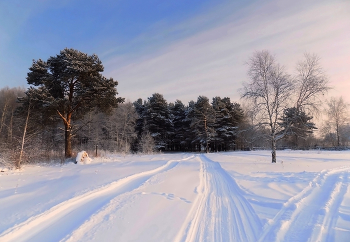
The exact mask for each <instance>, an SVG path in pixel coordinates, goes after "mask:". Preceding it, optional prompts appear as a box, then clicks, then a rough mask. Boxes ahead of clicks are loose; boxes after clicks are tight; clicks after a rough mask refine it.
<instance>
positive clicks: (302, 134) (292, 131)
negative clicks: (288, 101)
mask: <svg viewBox="0 0 350 242" xmlns="http://www.w3.org/2000/svg"><path fill="white" fill-rule="evenodd" d="M312 118H313V117H312V116H309V115H307V114H306V113H305V112H303V111H301V110H299V109H297V108H295V107H292V108H286V109H285V110H284V112H283V116H282V118H281V119H280V121H281V122H279V123H278V124H279V126H280V127H281V128H282V130H281V131H280V134H282V133H283V134H285V135H286V136H289V137H294V142H293V143H294V146H295V147H298V138H302V139H306V138H307V136H308V135H309V134H312V133H313V130H314V129H317V128H316V126H315V124H314V123H312V122H310V121H311V119H312Z"/></svg>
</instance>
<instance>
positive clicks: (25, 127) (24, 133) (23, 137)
mask: <svg viewBox="0 0 350 242" xmlns="http://www.w3.org/2000/svg"><path fill="white" fill-rule="evenodd" d="M29 115H30V103H29V105H28V112H27V118H26V122H25V124H24V130H23V136H22V145H21V151H20V153H19V159H18V161H17V164H16V169H20V168H21V163H22V156H23V149H24V142H25V138H26V134H27V127H28V121H29Z"/></svg>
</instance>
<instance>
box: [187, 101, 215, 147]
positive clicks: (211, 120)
mask: <svg viewBox="0 0 350 242" xmlns="http://www.w3.org/2000/svg"><path fill="white" fill-rule="evenodd" d="M214 124H215V110H214V109H213V107H212V106H211V105H210V103H209V99H208V98H207V97H204V96H199V97H198V99H197V102H196V103H195V105H194V110H193V118H192V123H191V126H192V127H193V129H194V131H195V133H196V138H195V140H194V142H199V143H200V144H201V146H203V147H205V151H206V152H207V153H208V152H209V144H210V142H211V141H212V140H213V137H214V134H215V130H214Z"/></svg>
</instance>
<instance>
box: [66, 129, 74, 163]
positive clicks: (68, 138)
mask: <svg viewBox="0 0 350 242" xmlns="http://www.w3.org/2000/svg"><path fill="white" fill-rule="evenodd" d="M64 127H65V133H64V140H65V150H64V155H65V157H66V158H71V157H72V156H73V154H72V132H71V127H70V125H69V124H68V123H65V124H64Z"/></svg>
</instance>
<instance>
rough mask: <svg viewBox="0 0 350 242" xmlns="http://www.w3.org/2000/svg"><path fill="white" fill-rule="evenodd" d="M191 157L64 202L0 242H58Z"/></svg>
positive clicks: (7, 233)
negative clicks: (118, 200) (129, 194)
mask: <svg viewBox="0 0 350 242" xmlns="http://www.w3.org/2000/svg"><path fill="white" fill-rule="evenodd" d="M192 157H193V156H191V157H187V158H184V159H181V160H170V161H168V162H167V163H166V164H165V165H163V166H160V167H158V168H156V169H153V170H150V171H145V172H140V173H137V174H134V175H131V176H128V177H125V178H122V179H119V180H117V181H115V182H112V183H110V184H108V185H106V186H103V187H102V188H98V189H95V190H92V191H89V192H86V193H84V194H82V195H79V196H77V197H74V198H71V199H69V200H67V201H64V202H62V203H60V204H58V205H56V206H54V207H52V208H51V209H49V210H47V211H45V212H43V213H41V214H39V215H37V216H34V217H31V218H29V219H28V220H27V221H25V222H23V223H20V224H18V225H15V226H13V227H12V228H10V229H8V230H6V231H4V232H3V233H2V234H0V241H6V242H7V241H47V239H48V238H50V239H49V240H50V241H59V240H61V239H63V238H64V237H66V236H67V234H70V233H71V232H72V231H73V230H74V229H76V228H78V227H79V226H80V225H81V224H83V223H84V221H86V220H87V219H88V218H89V217H90V216H91V215H93V214H94V213H95V212H96V211H98V210H100V209H101V208H102V207H103V206H105V205H106V204H108V203H109V202H110V201H111V200H112V199H113V198H115V197H117V196H119V195H121V194H124V193H126V192H129V191H132V190H134V189H136V188H138V187H139V186H141V185H142V184H143V183H144V182H145V181H147V180H148V179H150V178H151V177H152V176H154V175H156V174H159V173H162V172H165V171H168V170H170V169H172V168H174V167H175V166H177V164H178V163H179V162H180V161H184V160H188V159H190V158H192Z"/></svg>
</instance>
